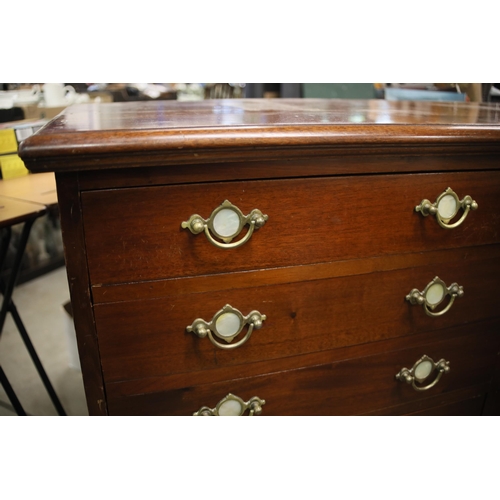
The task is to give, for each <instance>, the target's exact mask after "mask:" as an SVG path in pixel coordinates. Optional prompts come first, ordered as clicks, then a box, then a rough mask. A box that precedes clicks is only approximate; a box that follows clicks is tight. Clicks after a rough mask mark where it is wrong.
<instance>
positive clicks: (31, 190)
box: [0, 174, 66, 415]
mask: <svg viewBox="0 0 500 500" xmlns="http://www.w3.org/2000/svg"><path fill="white" fill-rule="evenodd" d="M48 176H49V177H50V176H51V174H48ZM28 178H29V180H30V182H29V186H27V187H26V186H25V188H24V189H22V186H21V184H19V183H17V189H13V190H9V184H10V183H11V182H12V181H0V193H7V194H8V195H12V194H14V195H19V196H20V197H22V198H16V197H12V196H8V195H7V196H4V195H3V194H0V229H1V231H2V235H1V236H2V239H1V248H0V291H1V293H2V296H3V298H2V306H1V309H0V339H1V336H2V330H3V327H4V324H5V320H6V318H7V313H10V314H11V315H12V319H13V321H14V324H15V325H16V328H17V329H18V331H19V334H20V335H21V338H22V340H23V342H24V344H25V346H26V349H27V350H28V353H29V355H30V357H31V359H32V361H33V363H34V365H35V368H36V369H37V371H38V374H39V376H40V378H41V380H42V382H43V384H44V386H45V388H46V390H47V393H48V394H49V396H50V398H51V400H52V403H53V404H54V406H55V408H56V410H57V412H58V414H59V415H66V413H65V411H64V408H63V407H62V405H61V402H60V401H59V398H58V396H57V394H56V392H55V390H54V388H53V386H52V384H51V382H50V380H49V378H48V376H47V373H46V371H45V369H44V367H43V365H42V362H41V361H40V358H39V357H38V354H37V353H36V350H35V348H34V346H33V343H32V342H31V339H30V337H29V335H28V332H27V331H26V328H25V326H24V324H23V321H22V319H21V315H20V314H19V311H18V310H17V307H16V305H15V304H14V301H13V299H12V294H13V292H14V288H15V286H16V283H17V281H18V277H19V271H20V268H21V263H22V260H23V256H24V253H25V249H26V244H27V243H28V239H29V235H30V232H31V230H32V227H33V224H34V223H35V221H36V220H37V219H39V218H40V217H42V216H43V215H45V214H46V213H47V210H49V209H51V208H52V209H53V205H54V203H55V204H56V205H57V199H56V198H55V201H54V196H55V192H54V190H53V189H52V193H53V194H52V195H49V196H47V193H45V191H44V190H45V188H46V187H47V186H48V181H47V179H46V178H47V174H42V176H36V175H33V176H28V177H23V178H21V179H22V180H24V179H28ZM37 179H40V180H41V182H42V185H41V186H37V182H36V181H37ZM23 185H25V183H23ZM36 200H44V201H49V203H48V205H45V204H42V203H39V202H38V201H36ZM18 224H22V230H21V233H20V238H19V239H18V241H17V242H16V243H15V245H14V246H15V251H14V259H13V260H12V262H11V263H10V266H9V267H8V268H7V269H5V267H4V266H5V263H6V260H7V255H8V250H9V246H10V245H11V242H12V228H13V226H15V225H18ZM4 271H5V274H4ZM4 276H5V277H4ZM0 347H1V346H0ZM0 384H1V385H2V386H3V388H4V390H5V392H6V394H7V397H8V398H9V400H10V402H11V403H12V406H13V408H14V410H15V411H16V413H17V414H18V415H26V412H25V410H24V408H23V406H22V403H21V402H20V401H19V399H18V397H17V395H16V393H15V390H14V389H13V387H12V385H11V384H10V382H9V379H8V377H7V374H6V373H5V372H4V370H3V369H2V367H1V366H0Z"/></svg>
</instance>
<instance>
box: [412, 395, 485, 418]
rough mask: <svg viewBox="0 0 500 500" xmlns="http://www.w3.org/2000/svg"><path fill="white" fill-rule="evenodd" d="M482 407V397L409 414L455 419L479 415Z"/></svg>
mask: <svg viewBox="0 0 500 500" xmlns="http://www.w3.org/2000/svg"><path fill="white" fill-rule="evenodd" d="M483 405H484V395H480V396H478V397H475V398H472V399H467V400H466V401H459V402H457V403H449V404H445V405H441V406H436V407H433V408H426V409H425V410H421V411H417V412H415V413H409V414H408V415H413V416H432V417H440V416H447V417H450V416H457V417H476V416H479V415H481V412H482V410H483Z"/></svg>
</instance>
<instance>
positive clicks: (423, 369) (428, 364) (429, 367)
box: [396, 355, 450, 391]
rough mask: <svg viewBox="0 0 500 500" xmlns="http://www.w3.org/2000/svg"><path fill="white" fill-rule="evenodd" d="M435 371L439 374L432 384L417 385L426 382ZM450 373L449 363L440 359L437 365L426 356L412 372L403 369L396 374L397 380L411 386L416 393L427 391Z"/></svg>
mask: <svg viewBox="0 0 500 500" xmlns="http://www.w3.org/2000/svg"><path fill="white" fill-rule="evenodd" d="M435 370H437V372H438V374H437V376H436V378H435V379H434V380H433V381H432V382H431V383H430V384H428V385H426V386H421V385H417V383H419V384H420V383H422V382H424V381H425V380H426V379H427V378H428V377H429V376H430V374H431V373H432V372H433V371H435ZM449 371H450V362H449V361H446V360H444V359H440V360H439V361H438V362H437V363H435V362H434V361H433V360H432V358H429V356H426V355H424V356H422V357H421V358H420V359H419V360H418V361H417V362H416V363H415V364H414V365H413V368H412V369H411V370H408V368H402V369H401V370H400V371H399V372H398V373H397V374H396V379H397V380H399V381H401V382H406V383H407V384H411V385H412V387H413V388H414V389H415V390H416V391H427V390H428V389H430V388H431V387H434V386H435V385H436V384H437V383H438V382H439V380H440V379H441V377H442V376H443V374H444V373H448V372H449Z"/></svg>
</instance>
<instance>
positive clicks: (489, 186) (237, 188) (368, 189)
mask: <svg viewBox="0 0 500 500" xmlns="http://www.w3.org/2000/svg"><path fill="white" fill-rule="evenodd" d="M448 186H451V187H452V189H454V190H455V191H456V192H457V193H459V196H460V197H463V196H465V195H466V194H469V195H470V196H472V197H473V198H474V199H475V200H476V201H477V203H478V204H479V209H478V210H476V211H475V212H471V213H470V214H469V215H468V217H467V219H466V220H465V221H464V223H463V224H462V225H461V226H459V227H458V228H456V229H454V230H446V229H443V228H441V227H439V225H438V224H437V222H436V220H435V219H434V218H433V217H423V216H422V215H421V214H419V213H416V212H415V210H414V208H415V206H416V205H417V204H419V203H420V202H421V200H422V199H423V198H428V199H431V200H432V201H435V199H436V198H437V197H438V196H439V195H440V194H441V193H442V192H443V191H444V190H445V189H446V188H447V187H448ZM225 199H228V200H229V201H231V202H232V203H234V204H235V205H237V206H238V207H239V208H240V209H241V210H242V211H243V213H244V214H248V213H250V212H251V210H252V209H254V208H258V209H260V210H261V211H262V212H263V213H265V214H267V215H268V216H269V220H268V221H267V223H266V224H265V225H264V227H262V228H261V229H258V230H256V231H255V232H254V234H253V235H252V237H251V239H250V240H249V241H248V242H247V243H245V244H244V245H243V246H242V247H239V248H235V249H232V250H226V249H219V248H215V247H214V246H213V245H212V244H210V243H209V242H208V241H207V238H206V237H205V235H204V234H198V235H193V234H191V232H190V231H188V230H187V229H182V228H181V223H182V222H183V221H186V220H188V219H189V217H190V216H191V215H192V214H195V213H196V214H199V215H201V216H202V217H204V218H208V217H209V216H210V214H211V213H212V211H213V210H214V209H215V208H216V207H218V206H219V205H220V204H221V203H222V202H223V201H224V200H225ZM498 199H500V173H498V172H489V173H485V172H477V173H473V174H472V173H453V174H419V175H406V176H399V175H393V176H391V175H387V176H374V177H370V176H364V177H345V178H318V179H307V180H303V179H301V180H281V181H272V182H264V181H262V182H259V181H255V182H241V183H216V184H211V185H196V186H192V185H183V186H175V187H168V186H166V187H150V188H143V189H141V188H136V189H135V188H131V189H122V190H116V191H106V190H105V191H95V192H85V193H83V194H82V200H83V208H84V224H85V234H86V239H87V251H88V262H89V269H90V275H91V281H92V283H93V284H94V285H101V284H110V283H123V282H131V281H143V280H155V279H161V278H168V277H176V276H193V275H200V274H204V275H206V274H214V273H221V272H232V271H242V270H250V269H261V268H272V267H282V266H291V265H296V264H311V263H319V262H329V261H334V260H343V259H351V258H358V259H359V258H362V257H367V256H377V255H388V254H397V253H400V252H418V251H425V250H429V249H434V250H436V249H443V248H456V247H463V246H470V245H480V244H487V243H494V242H497V241H499V238H500V213H499V211H498V207H497V205H498Z"/></svg>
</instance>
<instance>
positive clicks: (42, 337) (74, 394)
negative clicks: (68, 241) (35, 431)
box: [0, 267, 88, 416]
mask: <svg viewBox="0 0 500 500" xmlns="http://www.w3.org/2000/svg"><path fill="white" fill-rule="evenodd" d="M68 300H69V289H68V282H67V279H66V269H65V268H64V267H62V268H60V269H57V270H55V271H53V272H51V273H48V274H46V275H44V276H42V277H40V278H37V279H34V280H32V281H30V282H28V283H25V284H22V285H20V286H18V287H17V288H16V289H15V290H14V295H13V301H14V303H15V304H16V306H17V310H18V312H19V315H20V316H21V319H22V321H23V323H24V325H25V327H26V330H27V331H28V334H29V336H30V338H31V341H32V343H33V345H34V347H35V350H36V352H37V353H38V356H39V358H40V360H41V362H42V365H43V366H44V368H45V371H46V372H47V375H48V377H49V379H50V381H51V382H52V385H53V386H54V389H55V391H56V393H57V395H58V397H59V399H60V401H61V404H62V406H63V407H64V409H65V411H66V413H67V414H68V415H88V412H87V405H86V401H85V393H84V389H83V382H82V374H81V371H80V368H79V363H78V356H77V354H76V350H75V349H76V343H75V337H74V328H73V325H72V322H71V320H70V318H69V316H68V314H67V313H66V311H65V310H64V309H63V304H64V303H66V302H67V301H68ZM0 365H1V366H2V368H3V369H4V372H5V373H6V375H7V378H8V379H9V381H10V383H11V385H12V387H13V389H14V391H15V392H16V394H17V397H18V398H19V400H20V402H21V405H22V406H23V407H24V409H25V411H26V413H28V414H29V415H39V416H45V415H57V412H56V410H55V408H54V407H53V405H52V402H51V400H50V398H49V396H48V394H47V391H46V390H45V387H44V386H43V384H42V382H41V381H40V378H39V376H38V373H37V371H36V369H35V367H34V366H33V362H32V361H31V358H30V356H29V354H28V352H27V350H26V347H25V345H24V343H23V341H22V339H21V336H20V335H19V332H18V331H17V329H16V327H15V325H14V322H13V321H12V318H11V316H10V314H8V315H7V320H6V322H5V327H4V330H3V332H2V336H1V338H0ZM7 415H15V412H14V410H13V408H12V405H11V404H10V401H9V399H8V398H7V395H6V394H5V391H4V390H3V387H1V386H0V416H7Z"/></svg>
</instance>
